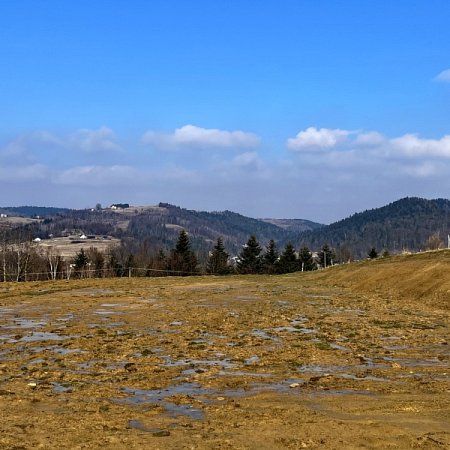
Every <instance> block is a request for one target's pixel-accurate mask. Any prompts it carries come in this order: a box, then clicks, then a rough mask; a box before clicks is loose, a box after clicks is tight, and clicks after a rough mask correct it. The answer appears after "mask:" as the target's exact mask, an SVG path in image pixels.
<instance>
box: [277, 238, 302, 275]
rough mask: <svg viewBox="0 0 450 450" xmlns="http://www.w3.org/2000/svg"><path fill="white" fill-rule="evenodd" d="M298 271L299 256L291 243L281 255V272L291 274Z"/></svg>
mask: <svg viewBox="0 0 450 450" xmlns="http://www.w3.org/2000/svg"><path fill="white" fill-rule="evenodd" d="M297 270H299V264H298V259H297V255H296V254H295V248H294V246H293V245H292V243H291V242H289V243H288V244H287V245H286V247H285V248H284V250H283V252H282V253H281V255H280V271H281V272H282V273H290V272H296V271H297Z"/></svg>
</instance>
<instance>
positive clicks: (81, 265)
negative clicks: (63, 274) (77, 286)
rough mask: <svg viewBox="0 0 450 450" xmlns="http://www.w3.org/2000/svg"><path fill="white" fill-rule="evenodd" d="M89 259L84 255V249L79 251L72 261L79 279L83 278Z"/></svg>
mask: <svg viewBox="0 0 450 450" xmlns="http://www.w3.org/2000/svg"><path fill="white" fill-rule="evenodd" d="M88 263H89V258H88V256H87V255H86V252H85V251H84V249H81V250H80V251H79V252H78V253H77V254H76V255H75V258H74V259H73V264H74V267H75V271H76V273H77V274H78V276H79V277H80V278H84V277H85V276H86V269H87V267H88Z"/></svg>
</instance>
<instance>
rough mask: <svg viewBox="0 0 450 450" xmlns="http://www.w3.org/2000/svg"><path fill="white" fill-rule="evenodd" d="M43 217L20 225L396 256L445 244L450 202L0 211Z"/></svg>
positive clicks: (134, 238) (160, 244) (134, 240)
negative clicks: (334, 218) (332, 216)
mask: <svg viewBox="0 0 450 450" xmlns="http://www.w3.org/2000/svg"><path fill="white" fill-rule="evenodd" d="M3 211H4V212H7V213H8V214H11V213H13V214H14V213H15V214H23V215H28V216H40V217H41V218H44V219H45V220H43V221H35V222H34V223H29V224H27V225H23V226H24V227H26V228H27V230H28V231H29V233H30V234H31V235H32V236H33V238H35V237H39V238H42V239H45V238H47V237H48V236H49V235H53V236H60V235H62V234H64V233H65V232H67V230H83V232H84V233H85V234H89V235H110V236H113V237H116V238H118V239H121V240H122V242H123V243H124V245H126V247H127V248H128V249H129V250H130V251H134V250H136V249H137V248H139V247H140V246H141V245H144V243H145V245H147V246H149V248H151V249H158V248H162V249H166V250H167V249H170V248H172V247H173V245H174V242H175V241H176V239H177V237H178V235H179V232H180V230H182V229H185V230H186V231H187V232H188V233H189V236H190V238H191V242H192V246H193V249H194V250H196V251H198V252H200V253H202V254H204V255H205V254H207V253H208V251H210V250H211V248H212V246H213V245H214V243H215V241H216V240H217V238H218V237H222V238H223V241H224V244H225V247H226V248H227V250H228V252H229V253H230V254H232V255H236V254H238V253H239V251H240V250H241V248H242V245H243V244H245V242H247V240H248V238H249V236H250V235H255V236H256V237H257V239H258V241H259V242H260V244H261V246H263V247H264V246H265V245H267V243H268V241H269V240H270V239H274V240H275V241H276V242H277V244H278V248H279V249H280V250H281V249H282V248H283V247H284V245H286V244H287V243H288V242H292V244H293V245H294V246H295V248H296V249H297V250H298V249H299V248H300V247H301V246H304V245H306V246H307V247H309V248H310V249H311V250H312V251H318V250H320V248H321V247H322V246H323V245H324V244H325V243H327V244H328V245H329V246H330V247H332V248H334V249H335V251H336V254H337V257H338V260H340V261H346V260H348V259H360V258H362V257H366V256H367V253H368V251H369V250H370V249H371V248H372V247H375V248H376V249H377V250H378V251H379V252H382V251H383V250H387V251H389V252H391V253H399V252H401V251H403V250H411V251H418V250H423V249H425V248H426V246H427V240H428V239H429V238H430V236H432V235H439V236H440V239H441V241H442V243H444V241H446V238H447V235H448V234H450V201H449V200H446V199H435V200H426V199H423V198H418V197H406V198H403V199H400V200H397V201H395V202H393V203H390V204H388V205H386V206H383V207H381V208H375V209H370V210H367V211H363V212H360V213H356V214H353V215H352V216H350V217H347V218H345V219H342V220H340V221H338V222H335V223H332V224H331V225H322V224H319V223H316V222H312V221H308V220H305V219H254V218H250V217H246V216H243V215H241V214H238V213H235V212H232V211H220V212H206V211H194V210H188V209H184V208H181V207H179V206H175V205H171V204H168V203H160V204H158V205H155V206H130V207H127V208H117V209H111V208H103V209H101V210H99V209H96V208H94V209H84V210H71V209H67V208H46V207H33V206H22V207H12V208H11V207H8V208H0V212H3Z"/></svg>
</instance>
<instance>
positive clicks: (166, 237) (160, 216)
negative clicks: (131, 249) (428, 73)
mask: <svg viewBox="0 0 450 450" xmlns="http://www.w3.org/2000/svg"><path fill="white" fill-rule="evenodd" d="M317 226H321V225H320V224H316V223H314V222H310V223H309V224H304V227H306V228H309V229H312V228H313V227H317ZM181 229H185V230H186V231H188V232H189V234H190V236H191V238H192V240H193V244H194V246H195V248H197V249H202V248H203V249H205V250H206V249H210V248H211V247H212V245H213V243H214V242H215V241H216V240H217V238H218V237H222V238H223V240H224V243H225V245H226V247H227V249H228V250H229V251H231V252H232V253H235V254H236V253H238V252H239V251H240V249H241V246H242V244H244V243H245V242H247V240H248V238H249V236H250V235H255V236H256V237H257V238H258V240H259V241H260V242H261V244H262V245H265V244H267V242H268V241H269V240H270V239H275V240H276V241H277V242H278V243H279V245H285V244H286V243H287V242H288V241H290V240H292V241H293V242H294V241H295V240H297V237H298V232H296V231H294V230H292V229H286V228H285V227H281V226H279V225H275V224H273V223H268V222H265V221H263V220H259V219H253V218H250V217H246V216H243V215H241V214H237V213H234V212H232V211H221V212H205V211H193V210H188V209H183V208H180V207H177V206H173V205H169V204H160V210H159V212H158V211H156V210H148V211H143V212H142V213H140V214H137V215H134V216H132V217H130V219H129V223H128V226H127V229H126V232H125V233H126V235H127V236H129V237H130V238H134V239H136V240H142V239H147V240H149V241H152V240H154V238H155V237H158V238H159V239H160V240H161V241H162V242H170V241H173V240H174V239H175V238H176V237H177V236H178V233H179V231H180V230H181Z"/></svg>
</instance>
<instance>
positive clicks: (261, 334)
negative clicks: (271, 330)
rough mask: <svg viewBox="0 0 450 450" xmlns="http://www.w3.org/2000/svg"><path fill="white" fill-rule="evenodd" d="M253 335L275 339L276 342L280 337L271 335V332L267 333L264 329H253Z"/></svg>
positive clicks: (269, 339) (270, 339)
mask: <svg viewBox="0 0 450 450" xmlns="http://www.w3.org/2000/svg"><path fill="white" fill-rule="evenodd" d="M252 336H256V337H259V338H262V339H265V340H268V341H274V342H278V341H279V339H278V338H277V337H275V336H271V335H270V334H268V333H267V331H264V330H253V331H252Z"/></svg>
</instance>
